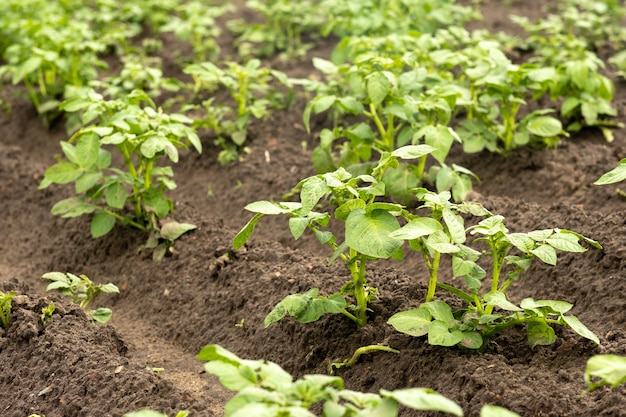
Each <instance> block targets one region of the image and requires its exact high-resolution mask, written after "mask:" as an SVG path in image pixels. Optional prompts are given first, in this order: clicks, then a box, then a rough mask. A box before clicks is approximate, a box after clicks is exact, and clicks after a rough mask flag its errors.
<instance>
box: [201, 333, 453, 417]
mask: <svg viewBox="0 0 626 417" xmlns="http://www.w3.org/2000/svg"><path fill="white" fill-rule="evenodd" d="M198 358H199V359H200V360H202V361H206V362H207V363H206V364H205V365H204V369H205V370H206V372H207V373H209V374H211V375H215V376H217V377H218V378H219V380H220V382H221V384H222V385H223V386H224V387H225V388H227V389H229V390H231V391H235V392H236V394H235V396H234V397H233V398H232V399H231V400H230V401H228V403H226V406H225V407H224V415H225V417H231V416H232V417H234V416H253V415H254V416H261V415H267V416H279V415H280V416H282V415H285V416H287V415H289V416H302V417H305V416H306V417H314V416H315V415H316V414H314V413H313V412H312V411H310V408H311V407H312V406H314V405H316V404H320V405H321V407H322V414H321V415H322V416H325V417H344V416H345V417H348V416H355V417H356V416H373V415H376V416H381V417H395V416H397V415H398V408H399V406H400V405H402V406H405V407H407V408H410V409H414V410H423V411H441V412H444V413H448V414H452V415H455V416H462V415H463V410H462V409H461V407H459V406H458V405H457V404H456V403H455V402H454V401H452V400H449V399H448V398H446V397H444V396H442V395H440V394H438V393H436V392H435V391H433V390H431V389H428V388H407V389H399V390H395V391H387V390H381V391H380V393H379V394H375V393H362V392H358V391H351V390H346V389H344V383H343V379H341V378H340V377H337V376H328V375H305V376H304V377H303V378H301V379H298V380H296V381H294V378H293V377H292V376H291V375H290V374H289V373H287V372H286V371H285V370H283V369H282V368H281V367H280V366H278V365H277V364H275V363H273V362H269V361H263V360H246V359H241V358H239V357H238V356H236V355H235V354H234V353H232V352H229V351H228V350H226V349H224V348H223V347H221V346H219V345H208V346H205V347H204V348H203V349H202V350H201V351H200V353H198Z"/></svg>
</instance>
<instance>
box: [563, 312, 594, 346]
mask: <svg viewBox="0 0 626 417" xmlns="http://www.w3.org/2000/svg"><path fill="white" fill-rule="evenodd" d="M562 318H563V321H564V322H565V323H567V325H568V326H569V327H571V329H572V330H574V331H575V332H576V333H578V334H579V335H581V336H582V337H584V338H586V339H589V340H592V341H593V342H595V343H596V344H597V345H599V344H600V339H598V336H596V334H595V333H594V332H592V331H591V330H589V329H588V328H587V326H585V325H584V324H583V323H582V322H581V321H580V320H578V317H576V316H562Z"/></svg>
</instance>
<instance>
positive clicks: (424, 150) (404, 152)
mask: <svg viewBox="0 0 626 417" xmlns="http://www.w3.org/2000/svg"><path fill="white" fill-rule="evenodd" d="M434 151H436V148H434V147H432V146H430V145H407V146H402V147H400V148H398V149H396V150H394V151H393V152H392V153H391V155H392V156H395V157H396V158H402V159H418V158H421V157H422V156H424V155H428V154H430V153H433V152H434Z"/></svg>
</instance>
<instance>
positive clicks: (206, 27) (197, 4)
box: [160, 0, 234, 62]
mask: <svg viewBox="0 0 626 417" xmlns="http://www.w3.org/2000/svg"><path fill="white" fill-rule="evenodd" d="M233 10H234V6H233V5H232V4H231V3H230V2H225V3H224V4H220V5H207V4H206V2H203V1H198V0H193V1H186V2H181V3H180V4H178V5H177V6H176V7H175V9H174V13H173V14H171V15H170V16H168V19H167V22H166V23H165V24H163V25H162V26H161V27H160V30H161V32H173V33H174V34H175V35H176V36H177V37H178V38H179V39H181V40H183V41H187V42H189V43H190V44H191V46H192V47H193V52H194V60H195V61H200V62H202V61H206V60H211V61H215V60H217V58H218V56H219V53H220V48H219V45H218V43H217V38H218V37H219V36H220V34H221V33H222V30H221V29H220V27H219V26H218V25H217V23H216V21H215V19H216V18H218V17H220V16H222V15H223V14H225V13H227V12H232V11H233Z"/></svg>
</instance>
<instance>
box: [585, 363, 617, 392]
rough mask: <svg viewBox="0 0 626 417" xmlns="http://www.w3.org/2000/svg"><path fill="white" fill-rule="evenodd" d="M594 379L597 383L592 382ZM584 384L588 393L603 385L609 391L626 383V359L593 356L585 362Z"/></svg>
mask: <svg viewBox="0 0 626 417" xmlns="http://www.w3.org/2000/svg"><path fill="white" fill-rule="evenodd" d="M594 378H597V379H599V381H597V382H596V381H594ZM585 382H586V383H587V385H588V389H589V391H593V390H594V389H596V388H599V387H602V386H604V385H610V386H611V389H613V388H616V387H617V386H618V385H620V384H623V383H625V382H626V357H623V356H617V355H595V356H592V357H591V358H589V360H588V361H587V367H586V369H585Z"/></svg>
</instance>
